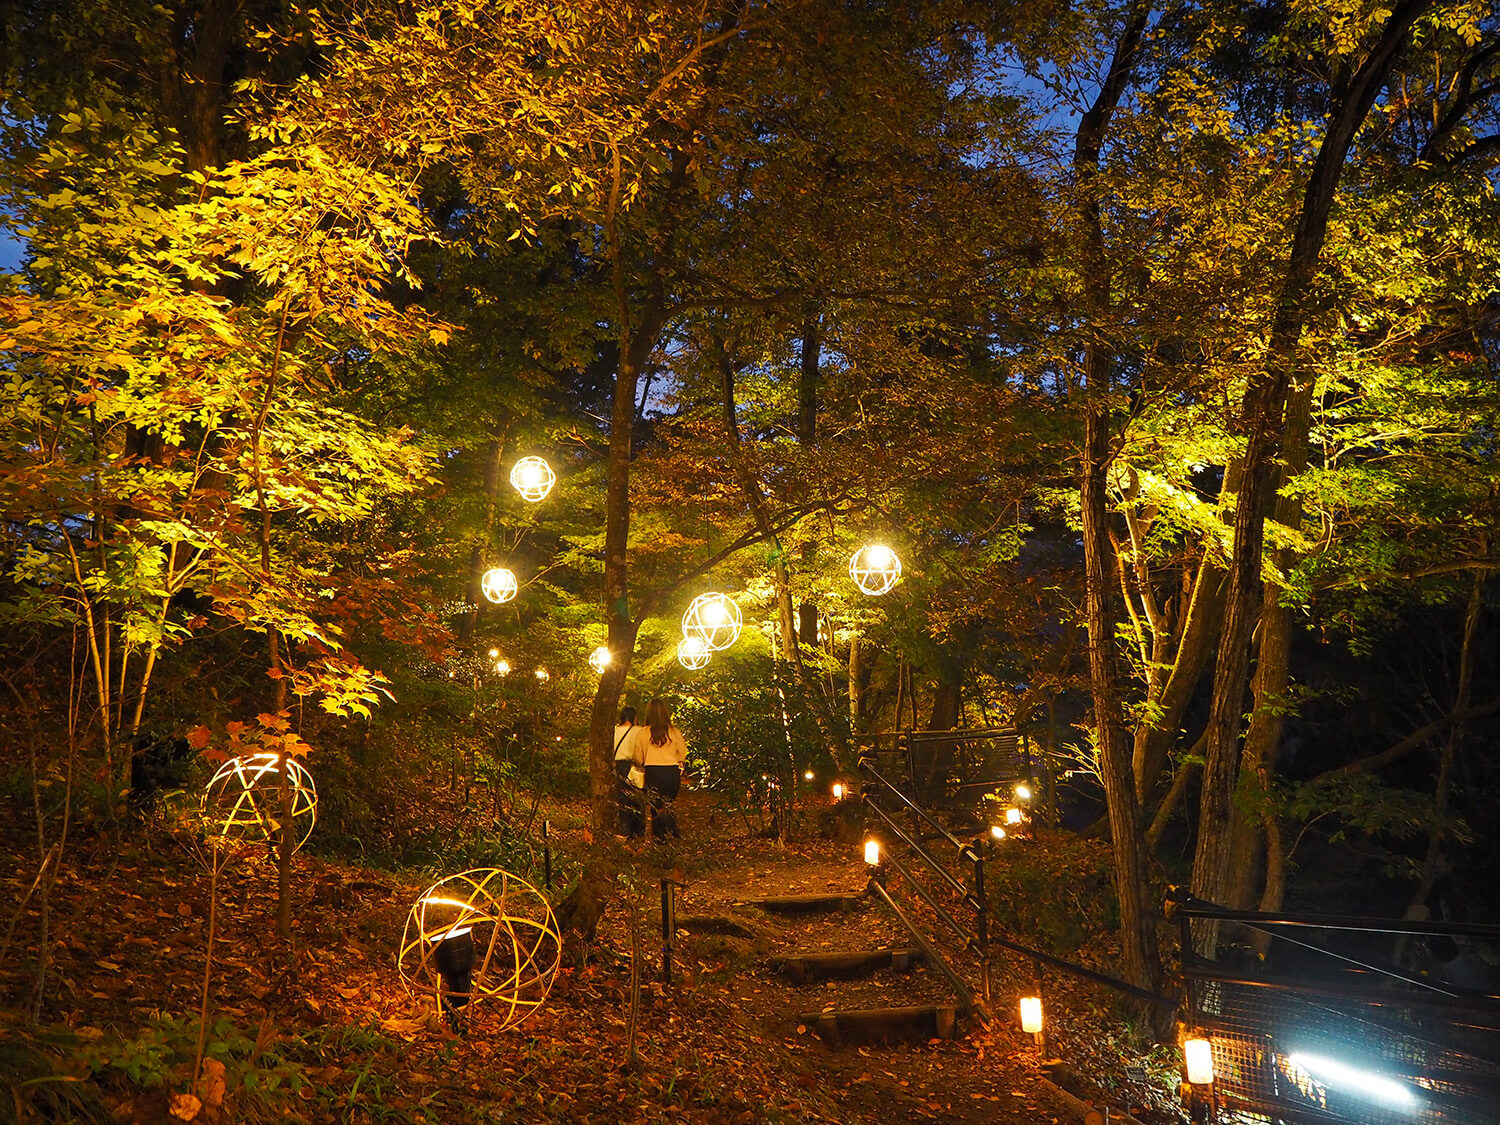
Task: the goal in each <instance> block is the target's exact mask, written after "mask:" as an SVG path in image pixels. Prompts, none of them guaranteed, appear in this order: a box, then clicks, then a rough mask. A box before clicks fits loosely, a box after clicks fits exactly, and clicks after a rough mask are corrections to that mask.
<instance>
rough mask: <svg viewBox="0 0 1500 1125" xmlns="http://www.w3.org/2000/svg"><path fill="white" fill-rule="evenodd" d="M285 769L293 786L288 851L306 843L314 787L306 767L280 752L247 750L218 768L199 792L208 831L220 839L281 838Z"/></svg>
mask: <svg viewBox="0 0 1500 1125" xmlns="http://www.w3.org/2000/svg"><path fill="white" fill-rule="evenodd" d="M283 768H285V770H286V780H287V783H288V784H289V785H290V786H291V790H292V794H291V796H292V823H291V825H290V826H289V827H290V834H291V839H292V851H294V852H295V851H296V850H297V849H299V848H300V847H302V845H303V844H305V843H307V838H308V837H309V836H311V835H312V830H313V825H314V824H316V823H317V821H318V789H317V786H315V785H314V784H313V779H312V774H310V773H308V772H307V770H306V768H305V767H304V766H302V765H301V764H300V763H299V762H298V761H297V760H296V759H295V758H288V757H283V756H282V755H280V754H246V755H244V756H243V757H239V758H230V759H229V761H227V762H225V763H224V764H223V765H222V766H220V767H219V768H218V771H217V772H216V773H215V774H214V775H213V777H211V778H210V779H209V782H208V788H206V789H205V790H204V791H203V806H202V812H203V822H204V825H205V826H206V827H207V829H208V834H209V835H210V836H213V837H216V838H218V839H222V840H270V841H273V842H275V841H279V840H280V839H281V781H282V769H283Z"/></svg>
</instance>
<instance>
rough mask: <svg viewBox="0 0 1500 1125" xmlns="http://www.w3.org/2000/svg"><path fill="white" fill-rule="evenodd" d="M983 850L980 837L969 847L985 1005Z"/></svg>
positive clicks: (986, 946) (987, 996)
mask: <svg viewBox="0 0 1500 1125" xmlns="http://www.w3.org/2000/svg"><path fill="white" fill-rule="evenodd" d="M984 849H985V841H984V837H982V836H981V837H980V838H979V840H978V841H977V842H976V843H975V844H973V845H972V846H971V847H970V854H971V855H972V856H973V857H974V908H975V913H976V914H977V915H978V919H977V922H978V927H977V929H978V934H977V936H978V939H979V988H980V994H981V995H982V996H983V997H984V1002H985V1004H990V1003H992V1001H993V997H992V995H991V991H990V906H989V900H988V899H987V898H985V893H984Z"/></svg>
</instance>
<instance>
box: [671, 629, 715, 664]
mask: <svg viewBox="0 0 1500 1125" xmlns="http://www.w3.org/2000/svg"><path fill="white" fill-rule="evenodd" d="M713 656H714V650H713V649H711V648H709V647H708V646H707V645H706V644H704V643H703V638H702V637H683V638H682V640H680V641H678V642H677V663H679V664H681V665H682V666H683V667H684V668H686V669H688V670H689V671H692V672H696V671H697V670H698V669H699V668H706V667H708V662H709V661H710V660H712V659H713Z"/></svg>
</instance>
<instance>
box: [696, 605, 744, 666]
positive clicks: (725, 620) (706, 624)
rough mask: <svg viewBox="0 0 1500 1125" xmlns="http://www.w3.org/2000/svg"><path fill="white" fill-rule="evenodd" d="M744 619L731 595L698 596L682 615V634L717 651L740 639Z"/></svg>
mask: <svg viewBox="0 0 1500 1125" xmlns="http://www.w3.org/2000/svg"><path fill="white" fill-rule="evenodd" d="M743 620H744V618H743V617H742V616H741V614H740V607H739V606H738V605H736V604H735V601H734V599H733V598H731V597H730V596H729V595H728V594H717V593H710V594H699V595H698V596H697V597H696V598H694V599H693V600H692V601H691V602H690V603H689V604H688V607H687V612H685V613H684V614H683V615H682V635H683V636H684V637H697V638H698V639H699V640H700V641H702V642H703V643H704V644H705V645H707V646H708V647H709V648H710V649H713V650H714V651H715V652H717V651H719V650H720V649H726V648H728V647H729V646H730V645H732V644H734V642H735V641H737V640H739V639H740V626H741V624H742V622H743Z"/></svg>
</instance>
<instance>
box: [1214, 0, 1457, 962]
mask: <svg viewBox="0 0 1500 1125" xmlns="http://www.w3.org/2000/svg"><path fill="white" fill-rule="evenodd" d="M1430 6H1431V5H1430V0H1408V2H1406V3H1402V4H1399V5H1397V7H1396V9H1395V11H1394V12H1393V13H1392V14H1391V16H1390V17H1389V18H1388V20H1387V21H1386V25H1385V28H1384V29H1383V31H1382V33H1381V37H1380V41H1379V42H1378V43H1377V44H1376V46H1375V48H1374V49H1373V50H1372V51H1371V52H1370V54H1369V55H1367V56H1366V57H1365V59H1364V61H1363V62H1362V64H1361V65H1360V67H1359V69H1358V71H1357V72H1356V73H1355V74H1354V75H1353V77H1352V78H1351V79H1350V81H1349V83H1348V85H1347V86H1345V87H1343V88H1341V89H1338V90H1336V91H1335V96H1334V99H1333V108H1332V112H1331V113H1330V115H1329V119H1328V125H1327V130H1326V132H1325V134H1324V138H1323V143H1322V144H1321V145H1320V146H1319V149H1318V155H1317V158H1316V159H1315V161H1314V163H1313V168H1312V173H1311V175H1310V177H1309V179H1308V183H1307V188H1306V190H1305V191H1304V194H1303V200H1302V210H1301V213H1300V215H1299V217H1298V221H1297V229H1296V233H1295V234H1294V236H1293V238H1292V246H1291V252H1290V254H1289V257H1288V261H1287V270H1286V277H1285V279H1284V281H1283V282H1282V289H1281V294H1280V297H1279V299H1278V301H1277V305H1276V315H1275V319H1274V320H1273V322H1272V325H1271V333H1270V339H1269V343H1268V346H1267V356H1266V362H1265V364H1264V365H1263V366H1261V367H1260V368H1258V369H1257V370H1256V371H1255V372H1253V373H1252V375H1251V378H1250V382H1249V385H1248V386H1247V387H1246V389H1245V397H1244V402H1243V407H1242V410H1241V426H1242V428H1243V430H1244V432H1245V436H1246V446H1245V453H1244V460H1243V465H1244V475H1243V479H1242V482H1241V488H1240V493H1239V498H1238V502H1237V504H1236V506H1235V513H1234V541H1233V548H1232V550H1231V553H1230V560H1229V574H1228V577H1227V579H1226V594H1225V607H1224V624H1223V630H1222V632H1221V634H1220V636H1219V648H1218V653H1217V656H1216V658H1215V660H1214V694H1213V701H1212V703H1211V705H1210V708H1209V719H1208V728H1207V733H1208V740H1207V743H1206V744H1205V748H1204V759H1205V760H1204V766H1203V789H1202V794H1201V796H1200V800H1199V816H1198V841H1197V847H1196V849H1195V851H1194V855H1193V879H1192V890H1193V894H1194V895H1196V896H1197V897H1199V898H1202V899H1207V900H1209V901H1211V902H1222V901H1223V900H1224V898H1225V896H1226V893H1227V891H1228V887H1229V876H1230V861H1231V859H1232V854H1233V853H1232V849H1231V848H1230V839H1231V830H1230V826H1231V824H1232V823H1233V821H1232V817H1233V805H1234V790H1235V784H1236V780H1237V769H1236V767H1237V765H1238V761H1239V735H1240V716H1241V714H1242V713H1243V712H1244V709H1245V695H1246V691H1247V688H1248V686H1249V663H1250V652H1249V649H1250V637H1251V632H1252V630H1253V628H1254V625H1255V618H1256V616H1257V611H1258V610H1259V608H1260V602H1261V573H1260V572H1261V559H1262V552H1263V549H1264V535H1265V520H1266V513H1267V511H1268V510H1269V508H1270V502H1271V500H1272V497H1273V495H1274V484H1275V481H1276V479H1277V473H1276V467H1277V458H1278V456H1279V454H1280V453H1281V452H1282V449H1281V434H1280V431H1281V427H1282V425H1283V409H1284V407H1285V406H1286V404H1287V391H1288V386H1289V383H1290V378H1291V373H1292V369H1293V361H1294V358H1295V356H1296V353H1297V344H1298V340H1299V338H1300V336H1301V334H1302V326H1303V324H1304V322H1305V321H1306V317H1307V310H1306V303H1307V299H1308V296H1309V294H1310V293H1311V291H1312V286H1313V282H1314V281H1315V280H1316V278H1317V275H1318V271H1319V268H1320V259H1321V256H1322V250H1323V243H1324V240H1325V237H1326V235H1327V230H1328V215H1329V211H1330V209H1331V208H1332V206H1333V200H1334V195H1335V193H1336V191H1337V189H1338V185H1339V181H1340V178H1341V176H1342V172H1343V168H1344V163H1345V161H1346V160H1347V159H1348V155H1349V148H1350V146H1351V145H1352V144H1353V141H1354V135H1355V133H1356V132H1357V131H1358V129H1359V126H1360V125H1361V124H1362V123H1363V122H1364V120H1365V117H1366V115H1367V114H1368V112H1369V109H1370V106H1371V105H1372V104H1373V103H1374V101H1375V98H1376V96H1377V95H1378V94H1379V92H1380V90H1381V89H1382V87H1383V86H1384V84H1385V79H1386V76H1387V75H1388V74H1389V72H1390V69H1391V67H1392V66H1393V65H1394V63H1395V61H1396V57H1397V55H1398V54H1399V53H1400V50H1401V48H1402V45H1403V44H1404V43H1405V40H1406V35H1407V32H1408V31H1409V30H1410V29H1411V26H1412V24H1414V23H1415V22H1416V20H1417V18H1418V17H1419V16H1420V15H1421V14H1422V12H1423V11H1425V10H1426V9H1427V8H1428V7H1430ZM1195 940H1196V942H1197V944H1198V945H1199V949H1200V952H1201V953H1202V954H1204V955H1205V956H1210V957H1211V956H1212V955H1213V953H1214V949H1215V947H1216V945H1217V942H1218V927H1217V926H1214V925H1204V926H1202V927H1201V928H1200V929H1199V931H1198V934H1197V937H1196V939H1195Z"/></svg>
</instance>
